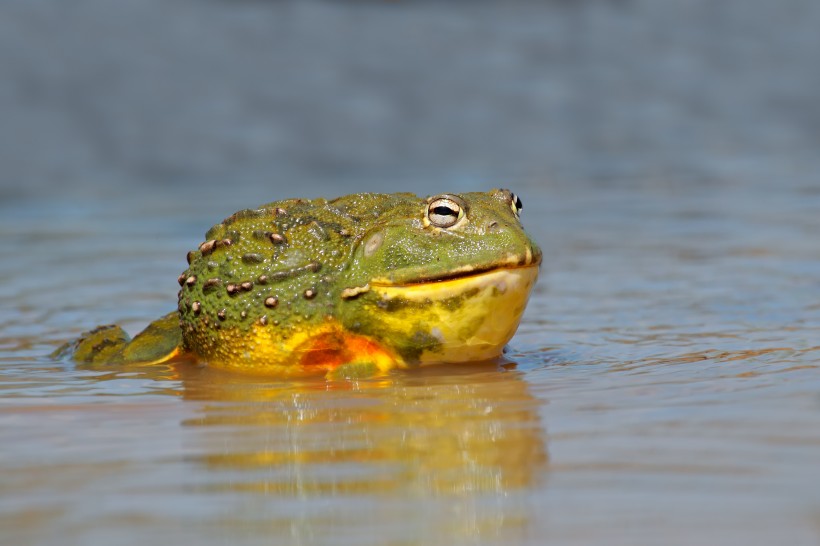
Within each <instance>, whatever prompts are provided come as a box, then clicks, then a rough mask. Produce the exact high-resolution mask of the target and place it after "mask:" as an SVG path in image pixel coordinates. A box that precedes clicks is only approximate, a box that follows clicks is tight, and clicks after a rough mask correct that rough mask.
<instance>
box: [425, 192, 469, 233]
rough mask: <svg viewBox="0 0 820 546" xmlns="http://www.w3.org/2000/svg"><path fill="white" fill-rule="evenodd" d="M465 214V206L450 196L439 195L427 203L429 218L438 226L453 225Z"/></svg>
mask: <svg viewBox="0 0 820 546" xmlns="http://www.w3.org/2000/svg"><path fill="white" fill-rule="evenodd" d="M463 216H464V207H462V206H461V205H459V204H458V203H456V201H455V200H454V199H452V198H450V197H438V198H436V199H433V200H432V201H431V202H430V204H429V205H427V218H428V219H429V220H430V223H431V224H433V225H434V226H436V227H440V228H448V227H452V226H454V225H455V223H456V222H458V221H459V220H460V219H461V218H462V217H463Z"/></svg>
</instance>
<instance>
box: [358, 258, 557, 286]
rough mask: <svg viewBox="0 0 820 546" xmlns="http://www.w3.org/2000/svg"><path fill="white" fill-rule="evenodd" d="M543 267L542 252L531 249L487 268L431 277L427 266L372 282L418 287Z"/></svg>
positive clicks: (458, 269) (466, 268) (470, 267)
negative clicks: (505, 271) (507, 271)
mask: <svg viewBox="0 0 820 546" xmlns="http://www.w3.org/2000/svg"><path fill="white" fill-rule="evenodd" d="M540 265H541V252H540V251H537V252H535V253H533V252H532V251H531V250H530V249H529V248H528V249H527V251H526V253H525V254H524V255H522V256H518V255H509V256H506V257H505V258H503V259H501V260H499V261H497V262H495V263H493V264H492V265H487V266H473V265H466V266H462V267H459V268H456V269H452V270H450V271H447V272H445V273H443V274H441V275H434V276H431V275H429V274H426V273H427V272H426V271H423V270H424V269H426V266H419V267H415V268H412V269H409V270H405V271H403V272H402V274H401V275H397V276H396V277H393V278H390V277H376V278H373V279H371V280H370V283H369V285H370V287H371V288H377V287H381V288H388V287H395V288H400V287H410V286H417V285H427V284H437V283H441V282H447V281H456V280H460V279H468V278H471V277H480V276H482V275H486V274H489V273H493V272H498V271H504V270H513V269H529V268H535V269H537V268H538V267H539V266H540Z"/></svg>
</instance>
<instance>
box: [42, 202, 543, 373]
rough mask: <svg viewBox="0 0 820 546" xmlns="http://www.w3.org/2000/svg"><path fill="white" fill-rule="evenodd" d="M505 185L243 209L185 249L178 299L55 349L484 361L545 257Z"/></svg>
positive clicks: (80, 354) (316, 362) (279, 366)
mask: <svg viewBox="0 0 820 546" xmlns="http://www.w3.org/2000/svg"><path fill="white" fill-rule="evenodd" d="M521 209H522V203H521V200H520V199H519V198H518V197H517V196H516V195H515V194H514V193H512V192H510V191H509V190H505V189H496V190H492V191H489V192H486V193H483V192H482V193H463V194H458V195H457V194H449V193H448V194H441V195H434V196H430V197H426V198H422V197H418V196H416V195H413V194H411V193H396V194H375V193H360V194H353V195H347V196H344V197H339V198H336V199H331V200H326V199H310V200H308V199H288V200H284V201H277V202H273V203H269V204H266V205H263V206H261V207H259V208H256V209H247V210H241V211H239V212H237V213H235V214H233V215H231V216H230V217H228V218H226V219H225V220H223V221H222V222H221V223H219V224H216V225H215V226H213V227H212V228H211V229H210V230H208V232H207V234H206V235H205V241H204V242H203V243H202V244H200V245H199V247H198V248H197V249H195V250H192V251H191V252H189V253H188V256H187V260H188V268H187V269H186V270H185V271H184V272H183V273H182V274H181V275H180V276H179V279H178V281H179V285H180V291H179V294H178V308H177V311H175V312H173V313H170V314H168V315H166V316H164V317H162V318H160V319H158V320H156V321H154V322H153V323H151V324H150V325H148V327H147V328H146V329H145V330H144V331H142V332H141V333H139V334H137V335H136V336H135V337H134V339H130V338H129V337H128V335H127V334H126V333H125V332H124V331H123V330H122V328H120V327H118V326H113V325H112V326H103V327H99V328H97V329H95V330H92V331H91V332H88V333H86V334H85V335H83V336H82V337H81V338H80V339H78V340H76V341H74V342H72V343H70V344H67V345H66V346H64V347H63V348H61V349H60V350H59V351H58V353H59V354H60V355H70V356H71V357H72V358H73V359H74V360H75V361H77V362H79V363H84V364H90V365H108V364H130V363H140V364H152V363H160V362H166V361H169V360H172V359H177V358H183V357H193V358H196V359H197V360H198V361H200V362H204V363H206V364H207V365H209V366H213V367H216V368H223V369H228V370H234V371H239V372H246V373H258V374H268V375H275V376H298V375H309V374H315V373H325V374H330V375H333V374H337V373H342V375H344V376H349V375H350V374H353V375H358V374H362V373H364V374H367V375H370V374H378V373H380V372H386V371H388V370H391V369H394V368H409V367H416V366H422V365H427V364H434V363H457V362H474V361H481V360H489V359H493V358H496V357H498V356H499V355H500V354H501V351H502V349H503V348H504V346H505V344H506V343H507V342H508V341H509V340H510V338H511V337H512V336H513V334H514V333H515V331H516V329H517V328H518V324H519V321H520V318H521V315H522V313H523V312H524V307H525V306H526V303H527V299H528V298H529V294H530V292H531V290H532V287H533V285H534V284H535V281H536V278H537V276H538V270H539V266H540V263H541V250H540V249H539V248H538V246H537V245H536V244H535V243H534V242H533V240H532V239H531V238H530V237H529V236H528V235H527V233H526V232H525V231H524V229H523V227H522V225H521V222H520V214H521Z"/></svg>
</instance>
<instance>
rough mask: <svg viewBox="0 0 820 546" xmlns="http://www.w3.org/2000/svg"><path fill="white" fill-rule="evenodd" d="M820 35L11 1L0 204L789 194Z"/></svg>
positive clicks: (780, 5) (511, 8)
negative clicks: (562, 190) (646, 184)
mask: <svg viewBox="0 0 820 546" xmlns="http://www.w3.org/2000/svg"><path fill="white" fill-rule="evenodd" d="M819 20H820V6H818V5H817V3H816V2H811V1H809V0H785V1H783V2H776V3H773V2H763V1H757V0H751V1H750V0H726V1H722V2H710V1H707V0H692V1H687V2H676V1H672V0H666V1H660V2H659V1H652V0H576V1H568V0H564V1H560V0H555V1H540V2H538V1H525V0H515V1H511V2H491V1H476V2H457V1H453V2H425V1H394V2H378V1H350V2H345V1H318V0H306V1H298V2H297V1H274V0H270V1H262V0H258V1H254V0H221V1H220V0H175V1H173V2H166V1H156V0H121V1H118V2H116V3H111V2H106V1H104V0H79V1H76V2H71V3H65V2H56V1H53V0H26V1H6V2H3V4H2V6H0V27H1V28H0V70H2V81H0V118H1V119H2V130H1V131H0V164H2V167H3V168H2V172H1V173H0V177H1V178H0V181H1V183H2V186H0V187H1V188H2V189H1V190H0V191H2V194H0V196H2V199H3V201H4V202H6V203H8V202H9V201H10V200H12V199H25V198H28V199H43V198H56V197H77V198H79V197H82V198H86V197H88V196H89V195H90V196H94V195H99V194H100V193H104V194H112V193H116V194H117V195H120V196H122V195H134V194H137V193H139V192H143V191H151V192H163V191H168V188H169V187H184V186H187V187H189V188H195V190H193V189H192V190H191V191H188V192H187V193H186V195H187V196H188V198H189V199H190V200H195V199H197V198H199V197H200V196H202V194H205V193H220V194H222V196H223V197H222V199H227V200H229V201H230V203H231V204H233V202H234V198H233V197H232V196H233V195H238V196H239V197H238V198H236V201H237V202H239V201H242V202H244V203H245V204H246V206H250V205H253V204H255V203H257V202H258V201H259V200H260V199H261V200H273V199H274V198H279V197H284V196H285V194H287V195H292V194H302V193H305V194H316V193H319V192H324V191H326V190H327V191H331V190H330V189H329V188H327V187H326V186H333V188H334V190H335V191H336V193H345V192H352V191H361V190H374V189H385V190H394V189H397V188H402V189H410V190H412V189H413V187H415V186H417V187H418V188H419V191H421V192H426V191H439V189H444V188H450V189H452V188H455V189H456V190H461V189H466V188H472V187H475V186H486V185H487V184H494V183H500V182H501V181H504V182H506V181H509V182H510V183H516V185H519V184H522V183H525V184H535V185H538V184H545V183H548V181H556V182H557V183H563V182H567V181H575V180H588V179H595V180H604V181H612V180H633V181H634V180H641V181H651V182H650V183H652V184H673V183H687V182H690V181H692V180H696V181H702V180H713V179H723V178H733V179H735V180H736V181H738V182H741V181H744V182H745V181H750V182H765V183H767V184H772V185H775V184H777V180H778V179H780V178H783V177H784V176H793V175H795V174H796V173H801V172H803V173H805V172H806V171H810V170H815V169H816V166H817V161H818V160H817V159H816V155H817V154H816V150H817V149H818V144H820V142H819V141H820V108H818V89H820V68H818V63H817V62H816V61H817V60H816V53H817V51H818V50H820V35H818V33H817V32H816V28H817V23H818V21H819ZM522 181H523V182H522ZM408 186H411V187H409V188H408ZM522 193H523V192H522ZM205 198H206V199H207V196H206V197H205Z"/></svg>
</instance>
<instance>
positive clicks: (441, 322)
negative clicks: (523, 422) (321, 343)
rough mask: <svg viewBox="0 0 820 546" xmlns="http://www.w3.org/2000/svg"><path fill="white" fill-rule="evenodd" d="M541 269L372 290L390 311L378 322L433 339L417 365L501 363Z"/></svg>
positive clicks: (507, 269) (486, 273)
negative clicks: (498, 360) (495, 360)
mask: <svg viewBox="0 0 820 546" xmlns="http://www.w3.org/2000/svg"><path fill="white" fill-rule="evenodd" d="M537 277H538V264H533V265H528V266H524V267H502V268H496V269H492V270H489V271H483V272H479V273H472V274H465V275H461V276H458V277H455V278H450V279H444V280H438V281H431V282H423V283H414V284H405V285H398V286H397V285H389V286H388V285H380V284H377V283H374V284H373V285H371V290H372V291H373V292H375V293H376V294H377V295H378V296H379V297H380V299H381V300H382V302H383V304H384V307H385V308H386V309H387V310H389V311H387V312H384V313H383V314H381V316H380V317H379V319H380V320H382V321H383V324H384V327H385V329H386V330H387V331H390V330H393V331H404V332H407V331H408V330H411V329H415V328H418V329H423V332H422V331H419V336H418V337H419V338H420V339H421V338H426V339H430V338H432V341H433V343H430V344H429V348H425V349H424V350H423V351H421V354H420V355H419V356H418V357H416V358H414V359H413V360H414V362H408V363H407V364H408V365H413V364H432V363H455V362H468V361H479V360H488V359H492V358H496V357H498V356H499V355H500V354H501V351H502V350H503V348H504V346H505V345H506V343H507V342H508V341H509V340H510V339H511V338H512V336H513V334H515V331H516V330H517V329H518V324H519V322H520V320H521V315H522V314H523V312H524V308H525V307H526V304H527V300H528V298H529V295H530V292H531V291H532V287H533V285H534V284H535V281H536V279H537Z"/></svg>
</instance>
